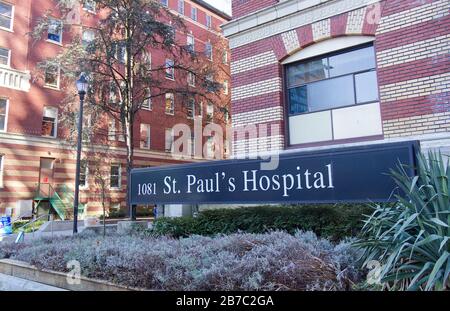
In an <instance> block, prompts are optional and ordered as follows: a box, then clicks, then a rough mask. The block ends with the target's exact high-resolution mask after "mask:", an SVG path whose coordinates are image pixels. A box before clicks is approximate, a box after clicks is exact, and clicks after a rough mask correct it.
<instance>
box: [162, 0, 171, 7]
mask: <svg viewBox="0 0 450 311" xmlns="http://www.w3.org/2000/svg"><path fill="white" fill-rule="evenodd" d="M161 4H162V5H164V6H168V5H169V0H161Z"/></svg>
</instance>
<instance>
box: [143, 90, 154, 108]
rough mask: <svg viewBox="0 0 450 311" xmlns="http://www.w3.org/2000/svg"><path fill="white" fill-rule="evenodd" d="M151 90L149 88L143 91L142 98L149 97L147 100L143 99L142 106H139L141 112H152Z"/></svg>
mask: <svg viewBox="0 0 450 311" xmlns="http://www.w3.org/2000/svg"><path fill="white" fill-rule="evenodd" d="M151 94H152V93H151V90H150V88H146V89H145V91H144V97H149V98H147V99H144V101H143V103H142V105H141V109H142V110H147V111H152V110H153V103H152V98H151Z"/></svg>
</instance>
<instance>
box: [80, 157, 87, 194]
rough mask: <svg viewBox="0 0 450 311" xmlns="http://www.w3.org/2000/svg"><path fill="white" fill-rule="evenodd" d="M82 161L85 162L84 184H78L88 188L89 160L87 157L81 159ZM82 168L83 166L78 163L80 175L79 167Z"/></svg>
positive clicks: (82, 187)
mask: <svg viewBox="0 0 450 311" xmlns="http://www.w3.org/2000/svg"><path fill="white" fill-rule="evenodd" d="M82 163H86V167H85V170H84V176H85V183H84V185H81V184H80V188H81V189H88V188H89V162H88V160H87V159H83V160H82ZM82 168H83V166H82V165H81V164H80V175H81V169H82Z"/></svg>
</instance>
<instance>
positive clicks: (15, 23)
mask: <svg viewBox="0 0 450 311" xmlns="http://www.w3.org/2000/svg"><path fill="white" fill-rule="evenodd" d="M160 2H161V4H162V5H165V6H167V7H168V8H170V10H171V11H172V12H173V13H175V14H178V15H179V16H181V17H182V18H183V20H184V22H185V25H186V26H187V28H188V35H187V36H184V37H182V35H181V34H180V35H179V34H177V38H178V39H179V40H183V41H184V42H186V44H188V45H191V46H192V47H193V48H194V49H195V51H197V52H198V53H203V52H205V53H209V54H210V58H211V61H214V62H217V63H220V68H221V74H220V77H219V78H217V79H219V80H220V82H221V83H223V84H224V86H226V88H224V90H223V93H222V94H221V100H222V102H223V103H225V105H227V103H228V102H229V101H230V95H229V91H228V89H227V88H228V85H229V79H230V77H229V76H230V73H229V63H228V52H227V51H228V50H227V48H225V49H224V48H223V46H215V45H214V44H211V42H216V41H210V38H218V39H220V40H217V42H218V41H225V42H226V40H225V39H224V38H223V35H222V34H221V29H220V25H221V24H223V23H224V22H226V21H228V20H229V19H230V17H229V16H227V15H226V14H224V13H222V12H221V11H218V10H217V9H215V8H213V7H212V6H210V5H208V4H207V3H205V2H204V1H201V0H186V1H181V0H180V1H177V0H166V1H160ZM54 5H55V1H52V0H0V214H3V213H4V212H5V210H6V209H12V210H15V212H16V215H18V214H20V213H21V212H20V210H30V209H31V207H32V206H33V205H36V203H37V201H36V198H37V197H42V192H45V191H47V192H52V191H53V190H55V189H63V190H55V192H59V191H62V192H63V193H59V196H61V197H62V196H67V197H66V200H67V202H66V203H67V204H68V206H69V205H70V204H71V203H70V200H71V198H73V188H74V179H75V162H76V161H75V150H74V148H73V147H72V146H70V145H68V144H66V143H65V141H64V139H63V136H64V132H65V131H66V130H67V129H64V128H63V127H62V125H61V124H60V122H59V121H60V119H61V118H62V117H63V116H62V115H61V114H62V112H63V105H64V101H63V99H64V96H65V91H66V90H65V89H64V87H63V86H62V85H61V83H60V74H59V73H58V72H55V73H52V74H49V75H47V73H46V75H45V78H44V79H43V80H35V79H34V74H35V72H36V69H37V64H38V63H39V62H41V61H43V60H44V59H46V58H49V57H54V56H56V55H57V54H58V52H60V51H61V49H64V46H65V45H66V44H68V42H70V39H71V37H72V36H73V34H71V33H65V32H64V28H63V29H62V30H59V29H58V28H56V27H55V28H52V27H51V26H50V27H49V29H48V30H47V34H46V36H45V37H44V38H42V39H40V40H38V41H35V40H34V39H33V38H32V37H31V36H30V35H29V33H30V32H31V31H32V30H33V28H34V27H35V26H36V24H37V22H38V20H39V19H40V18H41V17H42V16H44V14H45V13H46V11H47V10H50V9H52V8H53V7H54ZM76 13H77V14H79V15H78V16H79V18H80V21H79V23H80V28H81V31H82V38H83V40H84V39H86V40H88V39H89V36H90V35H91V33H90V32H89V26H90V25H92V23H95V20H96V14H97V12H96V10H95V7H92V6H91V5H90V3H89V2H86V3H85V5H84V6H80V7H79V11H77V12H76ZM84 30H86V31H84ZM165 61H167V60H166V56H165V55H164V53H163V52H162V51H158V50H152V51H151V62H152V63H164V62H165ZM173 74H174V76H171V77H169V78H170V80H171V81H168V82H167V83H177V79H180V75H178V77H177V73H176V70H175V72H174V73H173ZM169 97H170V96H169ZM185 101H186V98H182V97H177V96H175V97H172V98H167V96H166V97H165V98H163V97H162V98H157V99H155V100H152V101H151V102H148V103H147V104H146V105H145V106H143V109H142V111H141V112H140V113H139V115H138V117H137V120H138V122H136V124H134V129H135V133H138V135H136V136H137V137H136V139H135V142H134V144H135V158H134V164H135V165H136V166H138V167H143V166H157V165H167V164H175V163H179V162H180V160H176V159H174V158H173V157H172V155H171V145H172V144H173V134H172V133H171V128H172V126H174V125H175V124H180V123H186V124H188V125H190V126H193V121H192V119H193V118H194V117H196V116H199V117H201V116H205V118H203V121H202V123H201V124H203V125H205V124H207V123H208V122H212V121H213V122H223V118H221V117H220V114H221V112H220V111H217V110H215V107H214V106H212V107H210V106H211V105H210V104H209V103H207V102H202V103H198V105H197V106H195V107H196V108H195V109H192V111H189V113H188V114H187V113H186V111H183V109H184V107H186V103H185ZM168 102H169V103H170V105H168ZM211 108H212V109H211ZM105 132H107V133H108V139H107V140H108V145H109V148H108V156H109V157H106V155H105V159H107V160H106V161H107V163H106V164H105V165H107V167H106V169H105V171H106V172H107V174H108V175H109V176H107V177H108V181H107V193H106V201H107V202H106V203H107V207H108V208H116V209H119V208H120V207H123V206H124V205H125V202H124V201H125V196H126V184H127V181H126V169H125V163H126V149H125V144H124V142H123V139H122V138H121V135H120V129H119V126H118V125H117V124H115V123H114V121H113V120H110V121H109V122H108V121H106V122H105ZM204 139H205V140H206V138H204ZM84 152H85V153H88V152H89V150H86V149H85V150H84ZM111 154H113V156H111ZM197 160H199V159H193V161H197ZM89 161H90V159H89V157H88V158H87V159H86V157H85V160H84V162H82V169H81V171H82V172H81V186H82V188H81V192H80V203H81V204H83V205H84V213H85V214H87V215H89V214H98V213H101V211H102V204H101V203H100V193H99V189H98V187H97V186H96V181H95V178H94V176H93V174H92V170H90V168H89V166H90V163H89ZM185 161H186V160H184V162H185ZM46 189H47V190H46ZM51 189H53V190H51ZM47 195H48V196H50V197H51V196H52V195H49V193H47ZM62 201H64V200H63V199H62ZM55 204H57V203H55Z"/></svg>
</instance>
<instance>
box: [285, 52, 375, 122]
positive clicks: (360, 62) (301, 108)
mask: <svg viewBox="0 0 450 311" xmlns="http://www.w3.org/2000/svg"><path fill="white" fill-rule="evenodd" d="M286 75H287V89H288V90H287V93H288V96H287V97H288V102H289V113H290V115H296V114H302V113H308V112H316V111H322V110H329V109H333V108H338V107H344V106H351V105H356V104H365V103H370V102H375V101H378V84H377V75H376V71H375V52H374V48H373V46H363V47H359V48H356V49H355V48H353V49H351V50H346V51H341V52H339V53H333V54H329V55H325V56H322V57H319V58H315V59H311V60H307V61H302V62H299V63H294V64H291V65H288V66H287V68H286Z"/></svg>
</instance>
